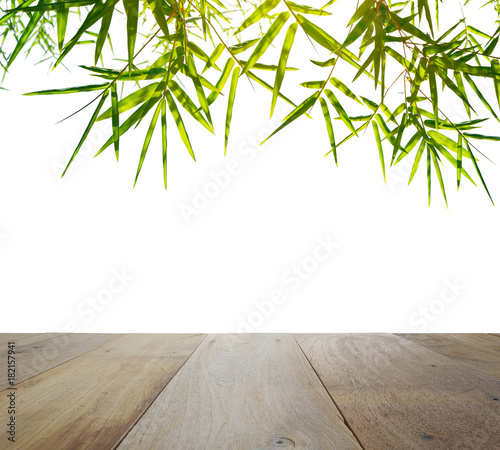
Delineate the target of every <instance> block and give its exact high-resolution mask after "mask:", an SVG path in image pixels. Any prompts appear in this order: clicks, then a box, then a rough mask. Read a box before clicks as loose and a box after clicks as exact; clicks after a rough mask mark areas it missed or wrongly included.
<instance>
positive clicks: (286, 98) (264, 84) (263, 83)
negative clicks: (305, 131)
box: [247, 72, 309, 117]
mask: <svg viewBox="0 0 500 450" xmlns="http://www.w3.org/2000/svg"><path fill="white" fill-rule="evenodd" d="M247 76H248V77H249V78H251V79H252V80H254V81H256V82H257V83H259V84H260V85H261V86H264V87H265V88H266V89H267V90H268V91H271V92H273V90H274V89H273V87H272V86H271V85H270V84H269V83H266V82H265V81H264V80H263V79H262V78H259V77H258V76H257V75H255V74H254V73H253V72H248V73H247ZM278 97H279V98H281V99H283V100H285V102H287V103H288V104H290V105H292V106H293V107H294V108H295V107H296V106H297V105H296V104H295V103H294V102H292V101H291V100H290V99H289V98H288V97H285V96H284V95H283V94H282V93H281V92H280V93H279V94H278ZM306 115H307V114H306ZM308 117H309V116H308Z"/></svg>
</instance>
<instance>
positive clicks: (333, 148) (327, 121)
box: [319, 97, 339, 166]
mask: <svg viewBox="0 0 500 450" xmlns="http://www.w3.org/2000/svg"><path fill="white" fill-rule="evenodd" d="M319 102H320V104H321V109H322V110H323V117H324V118H325V124H326V130H327V132H328V138H329V139H330V147H331V151H332V152H333V157H334V159H335V164H336V165H337V166H338V165H339V163H338V160H337V146H336V144H335V134H334V133H333V126H332V119H331V117H330V111H329V110H328V104H327V103H326V100H325V99H324V98H322V97H320V99H319Z"/></svg>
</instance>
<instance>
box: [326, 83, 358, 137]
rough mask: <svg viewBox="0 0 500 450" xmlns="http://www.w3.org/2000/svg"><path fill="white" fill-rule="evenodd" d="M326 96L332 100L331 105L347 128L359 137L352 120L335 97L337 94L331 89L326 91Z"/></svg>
mask: <svg viewBox="0 0 500 450" xmlns="http://www.w3.org/2000/svg"><path fill="white" fill-rule="evenodd" d="M325 94H326V96H327V97H328V100H330V103H331V104H332V105H333V107H334V108H335V111H337V113H338V115H339V116H340V118H341V119H342V122H344V123H345V124H346V126H347V128H349V130H350V131H351V132H352V133H354V134H355V135H356V136H357V132H356V128H354V125H353V124H352V122H351V119H349V116H348V115H347V113H346V112H345V110H344V108H343V107H342V105H341V104H340V102H339V101H338V99H337V97H335V94H334V93H333V92H332V91H331V90H330V89H325Z"/></svg>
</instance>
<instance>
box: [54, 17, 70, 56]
mask: <svg viewBox="0 0 500 450" xmlns="http://www.w3.org/2000/svg"><path fill="white" fill-rule="evenodd" d="M68 12H69V10H68V9H66V8H64V7H62V8H59V9H57V12H56V23H57V45H58V47H59V51H61V50H62V48H63V45H64V37H65V36H66V26H67V24H68Z"/></svg>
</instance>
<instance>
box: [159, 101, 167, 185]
mask: <svg viewBox="0 0 500 450" xmlns="http://www.w3.org/2000/svg"><path fill="white" fill-rule="evenodd" d="M160 104H161V143H162V161H163V183H164V184H165V189H167V107H166V102H165V97H163V98H162V99H161V100H160Z"/></svg>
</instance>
